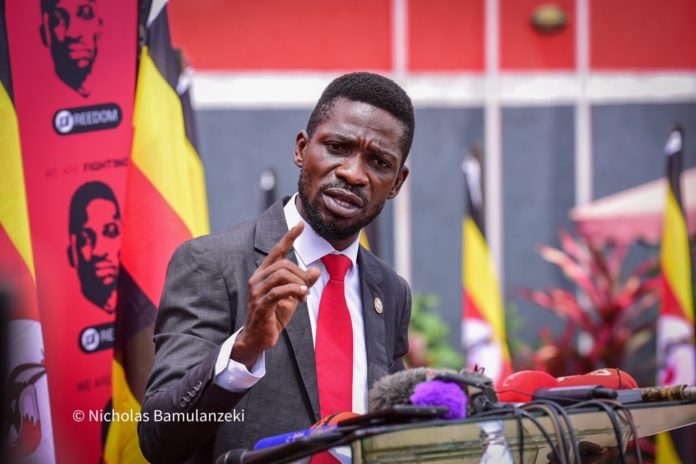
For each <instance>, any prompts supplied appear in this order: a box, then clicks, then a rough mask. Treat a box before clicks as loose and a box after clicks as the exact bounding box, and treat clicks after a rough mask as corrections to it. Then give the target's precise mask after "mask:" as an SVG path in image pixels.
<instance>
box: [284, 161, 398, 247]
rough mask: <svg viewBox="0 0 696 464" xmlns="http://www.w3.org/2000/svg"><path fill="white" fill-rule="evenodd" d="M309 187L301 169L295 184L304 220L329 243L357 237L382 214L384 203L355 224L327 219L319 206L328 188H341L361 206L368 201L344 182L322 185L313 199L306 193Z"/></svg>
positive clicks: (307, 178)
mask: <svg viewBox="0 0 696 464" xmlns="http://www.w3.org/2000/svg"><path fill="white" fill-rule="evenodd" d="M310 185H311V183H310V181H309V176H308V175H307V174H306V172H305V170H304V169H302V170H301V171H300V178H299V180H298V182H297V191H298V193H299V195H300V201H302V206H303V207H304V211H305V214H306V215H307V217H305V218H304V219H305V220H306V221H307V222H308V223H309V225H310V226H312V229H314V231H315V232H316V233H317V234H319V235H320V236H321V237H323V238H324V239H325V240H326V241H327V242H329V243H331V242H337V241H342V240H346V239H348V238H350V237H352V236H354V235H357V234H358V233H359V232H360V230H362V229H363V228H364V227H365V226H367V225H368V224H369V223H371V222H372V221H373V220H374V219H375V218H376V217H377V216H378V215H379V213H381V212H382V208H384V203H385V202H382V203H379V204H376V205H375V206H374V207H373V208H372V209H371V210H370V211H369V212H368V213H367V215H366V216H365V217H363V218H357V219H354V221H355V222H352V223H346V222H345V221H344V222H341V221H339V220H336V219H334V218H332V217H330V216H329V217H327V216H326V215H322V212H321V206H320V201H321V200H320V196H321V194H322V193H323V192H325V191H326V190H328V189H330V188H341V189H343V190H347V191H349V192H351V193H353V194H355V195H356V196H357V197H359V198H360V199H361V200H362V201H363V204H364V205H366V204H367V203H368V201H367V199H366V198H365V195H364V194H363V193H362V192H361V191H360V190H359V189H358V188H356V187H353V186H352V185H350V184H348V183H346V182H343V181H340V180H335V181H333V182H329V183H327V184H324V185H322V186H321V187H320V188H319V191H318V193H317V195H316V196H315V197H314V199H310V198H309V193H308V192H309V190H310Z"/></svg>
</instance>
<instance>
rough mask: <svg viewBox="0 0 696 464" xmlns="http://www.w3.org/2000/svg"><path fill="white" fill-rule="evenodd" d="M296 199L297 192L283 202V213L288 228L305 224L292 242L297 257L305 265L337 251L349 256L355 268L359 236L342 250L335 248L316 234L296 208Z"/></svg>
mask: <svg viewBox="0 0 696 464" xmlns="http://www.w3.org/2000/svg"><path fill="white" fill-rule="evenodd" d="M296 199H297V193H295V194H294V195H293V196H292V197H291V198H290V200H289V201H288V202H287V203H286V204H285V206H284V207H283V212H284V213H285V222H287V224H288V230H289V229H292V228H293V227H294V226H295V224H297V223H298V222H300V221H301V222H304V225H305V228H304V230H303V231H302V233H301V234H300V236H299V237H297V239H295V243H294V244H293V246H294V248H295V253H296V254H297V257H298V259H300V260H301V261H302V263H303V264H304V265H305V267H306V266H309V265H310V264H311V263H313V262H315V261H317V260H319V259H321V258H322V257H324V256H326V255H328V254H330V253H339V254H342V255H345V256H347V257H348V258H350V261H351V262H352V263H353V267H354V268H355V265H356V262H357V259H358V249H359V248H360V238H359V237H358V238H356V239H355V241H354V242H353V243H351V244H350V245H349V246H348V247H347V248H346V249H344V250H342V251H337V250H335V249H334V247H333V246H331V244H330V243H329V242H327V241H326V239H325V238H324V237H322V236H321V235H319V234H317V233H316V232H315V231H314V229H313V228H312V226H310V225H309V223H308V222H307V221H305V220H304V219H303V218H302V216H301V215H300V212H299V211H298V210H297V205H295V200H296Z"/></svg>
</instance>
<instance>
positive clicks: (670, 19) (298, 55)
mask: <svg viewBox="0 0 696 464" xmlns="http://www.w3.org/2000/svg"><path fill="white" fill-rule="evenodd" d="M576 1H577V0H555V1H554V2H553V3H554V4H556V5H559V6H561V7H562V8H563V9H564V10H565V11H566V13H567V14H568V17H569V20H570V21H569V25H568V27H567V28H566V29H565V30H563V31H561V32H558V33H555V34H552V35H543V34H540V33H538V32H536V31H535V30H533V29H532V28H531V26H530V16H531V13H532V11H533V10H534V8H535V7H536V6H538V5H540V4H542V3H549V2H548V0H499V4H500V30H501V36H500V66H501V69H502V70H504V71H505V70H509V71H517V70H549V71H553V70H572V69H573V68H574V66H575V33H576V29H575V28H576V24H575V19H576V18H575V3H576ZM392 4H393V2H392V0H351V1H344V0H293V1H292V2H290V1H287V0H256V1H253V2H248V1H241V0H173V1H171V2H170V13H171V26H172V34H173V38H174V42H175V44H176V45H178V46H180V47H182V48H183V49H184V52H185V54H186V56H187V57H188V58H189V60H190V61H191V63H192V65H193V66H194V67H195V68H197V69H205V70H211V69H227V70H236V71H238V70H249V71H257V70H279V71H288V70H299V71H304V70H314V71H329V70H347V69H370V70H377V71H390V70H392V66H393V63H392V12H391V8H392ZM404 4H405V5H406V8H407V18H408V22H407V31H408V32H407V35H408V39H407V44H406V46H407V58H408V66H409V68H408V69H409V71H412V72H482V71H483V69H484V64H485V58H484V57H485V40H484V37H485V13H486V12H485V0H406V1H405V2H404ZM695 25H696V2H694V1H693V0H660V1H659V2H658V1H655V0H590V41H591V43H590V50H591V55H590V56H591V65H592V67H593V68H594V69H596V70H626V71H628V70H639V71H641V70H655V69H667V70H681V69H683V70H696V26H695Z"/></svg>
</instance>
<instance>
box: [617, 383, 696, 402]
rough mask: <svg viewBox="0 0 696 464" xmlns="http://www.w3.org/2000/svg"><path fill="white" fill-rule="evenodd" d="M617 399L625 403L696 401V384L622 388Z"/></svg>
mask: <svg viewBox="0 0 696 464" xmlns="http://www.w3.org/2000/svg"><path fill="white" fill-rule="evenodd" d="M617 399H618V400H619V401H620V402H621V403H624V404H628V403H651V402H656V401H696V386H694V385H671V386H669V387H644V388H634V389H631V390H620V391H618V392H617Z"/></svg>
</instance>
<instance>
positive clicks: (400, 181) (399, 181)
mask: <svg viewBox="0 0 696 464" xmlns="http://www.w3.org/2000/svg"><path fill="white" fill-rule="evenodd" d="M408 173H409V170H408V166H406V165H403V166H401V169H399V174H397V177H396V182H395V183H394V187H392V189H391V190H390V191H389V196H388V197H387V198H389V199H390V200H391V199H393V198H394V197H396V196H397V195H398V194H399V190H401V186H402V185H404V181H405V180H406V178H407V177H408Z"/></svg>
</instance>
